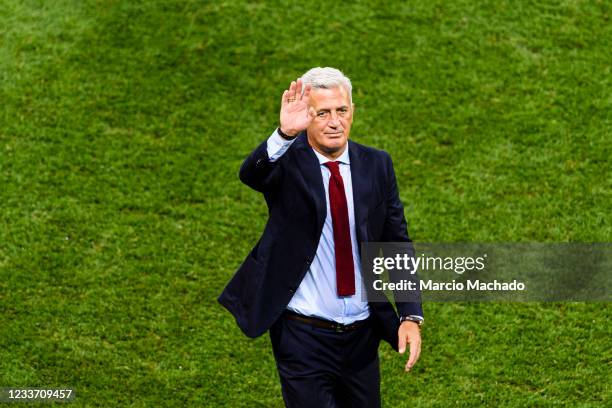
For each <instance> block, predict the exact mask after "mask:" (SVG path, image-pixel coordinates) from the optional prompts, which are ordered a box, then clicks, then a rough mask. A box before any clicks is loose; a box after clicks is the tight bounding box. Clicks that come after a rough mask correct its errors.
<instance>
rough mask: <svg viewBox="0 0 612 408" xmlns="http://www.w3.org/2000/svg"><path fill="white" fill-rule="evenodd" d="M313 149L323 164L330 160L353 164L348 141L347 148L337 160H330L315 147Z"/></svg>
mask: <svg viewBox="0 0 612 408" xmlns="http://www.w3.org/2000/svg"><path fill="white" fill-rule="evenodd" d="M312 151H313V152H314V154H315V155H316V156H317V159H319V164H321V165H323V164H325V163H327V162H329V161H337V162H340V163H342V164H348V165H350V164H351V159H350V156H349V145H348V143H347V145H346V149H344V152H342V154H341V155H340V157H338V158H337V159H336V160H329V158H327V157H325V156H323V155H322V154H321V153H319V152H317V151H316V150H315V149H312Z"/></svg>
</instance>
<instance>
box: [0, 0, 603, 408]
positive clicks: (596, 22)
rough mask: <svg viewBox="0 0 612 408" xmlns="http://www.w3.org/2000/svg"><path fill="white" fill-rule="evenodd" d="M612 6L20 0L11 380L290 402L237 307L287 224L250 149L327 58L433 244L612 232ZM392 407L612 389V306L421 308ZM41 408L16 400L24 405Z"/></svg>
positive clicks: (359, 136) (2, 138)
mask: <svg viewBox="0 0 612 408" xmlns="http://www.w3.org/2000/svg"><path fill="white" fill-rule="evenodd" d="M611 14H612V4H611V3H610V2H608V1H579V0H574V1H571V0H567V1H537V2H536V1H503V0H502V1H465V0H457V1H439V0H435V1H408V2H401V3H400V2H397V3H394V4H387V2H381V1H371V2H361V1H359V2H349V3H338V2H322V1H313V2H307V3H306V2H304V3H294V2H286V1H284V2H269V3H268V2H259V1H255V2H237V1H236V2H234V1H229V2H205V1H175V0H163V1H153V0H148V1H145V0H143V1H136V0H133V1H129V0H125V1H123V0H106V1H105V0H88V1H78V0H73V1H70V0H55V1H42V0H39V1H25V0H0V387H3V386H4V387H9V386H10V387H25V386H30V387H61V386H71V387H73V388H74V389H75V390H76V394H77V397H76V400H75V402H74V403H72V405H70V406H74V407H77V406H78V407H94V406H99V407H124V406H129V407H182V406H194V407H195V406H198V407H201V406H205V407H281V406H282V399H281V397H280V386H279V384H278V378H277V374H276V369H275V365H274V360H273V358H272V353H271V348H270V342H269V338H268V337H267V336H263V337H261V338H259V339H256V340H250V339H247V338H246V337H244V336H243V335H242V334H241V333H240V331H239V329H238V328H237V326H236V325H235V323H234V321H233V318H232V317H231V316H230V314H229V313H227V312H226V311H225V310H224V309H222V308H221V306H219V305H218V304H217V302H216V297H217V295H218V294H219V293H220V291H221V289H222V288H223V286H224V285H225V283H226V282H227V281H228V280H229V278H230V277H231V275H232V274H233V272H234V271H235V269H236V268H237V267H238V266H239V264H240V262H241V261H242V259H243V257H244V256H245V255H246V254H247V252H248V250H249V249H250V248H251V246H252V245H253V244H254V243H255V242H256V240H257V239H258V237H259V234H260V233H261V231H262V230H263V226H264V224H265V219H266V214H267V210H266V208H265V204H264V201H263V199H262V198H261V197H260V196H259V195H258V194H257V193H255V192H253V191H250V190H249V189H248V188H247V187H246V186H243V185H241V183H240V182H239V180H238V177H237V172H238V168H239V165H240V163H241V161H242V160H243V159H244V157H246V155H247V154H248V152H249V151H250V150H251V149H253V148H254V147H255V146H256V145H257V144H258V143H259V142H260V141H262V140H264V139H265V138H266V137H267V136H268V135H269V134H270V133H271V131H272V130H273V129H274V128H275V126H276V124H277V121H278V108H279V101H280V95H281V93H282V91H283V89H284V88H285V87H286V86H287V84H288V83H289V82H290V81H291V80H293V79H295V78H296V77H297V76H299V75H300V74H301V73H303V72H304V71H306V70H307V69H308V68H310V67H313V66H335V67H338V68H340V69H341V70H343V71H344V72H345V73H346V74H347V75H349V76H350V77H351V79H352V81H353V85H354V89H355V91H354V102H355V104H356V113H355V123H354V126H353V130H352V133H351V136H352V138H353V139H354V140H356V141H358V142H360V143H364V144H367V145H371V146H375V147H377V148H381V149H385V150H387V151H389V152H390V153H391V155H392V156H393V158H394V162H395V168H396V172H397V176H398V182H399V187H400V192H401V198H402V200H403V202H404V204H405V207H406V217H407V219H408V222H409V226H410V233H411V236H412V237H413V239H414V240H415V241H421V242H453V241H462V242H573V241H574V242H605V241H610V238H611V237H612V222H611V219H610V215H611V214H612V166H611V160H610V158H611V157H612V121H611V118H612V72H611V70H612V57H611V53H610V50H611V49H612V21H611V20H610V18H611ZM424 308H425V314H426V320H427V323H426V326H425V327H424V331H423V339H424V344H423V352H422V357H421V360H420V362H419V363H418V365H417V366H416V367H415V369H414V370H413V372H412V373H410V374H408V375H405V374H404V373H403V371H402V369H403V365H404V363H405V358H404V357H399V356H398V355H397V354H395V353H394V352H392V350H391V349H390V348H389V347H388V346H386V345H383V346H382V347H381V351H380V353H381V360H382V375H383V380H382V390H383V403H384V405H385V406H387V407H449V406H463V407H473V406H480V405H483V406H493V407H497V406H505V407H532V406H543V407H548V406H554V407H557V406H559V407H560V406H575V407H599V406H604V405H606V401H608V404H609V401H610V400H612V392H611V388H612V381H611V380H610V378H611V376H610V372H611V368H612V353H611V351H610V350H611V349H612V341H611V338H612V327H611V325H610V320H611V317H612V308H611V306H610V304H607V303H565V304H561V303H555V304H545V303H523V304H518V303H504V304H502V303H479V304H476V303H431V304H425V305H424ZM16 405H19V404H16Z"/></svg>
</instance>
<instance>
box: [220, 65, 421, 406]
mask: <svg viewBox="0 0 612 408" xmlns="http://www.w3.org/2000/svg"><path fill="white" fill-rule="evenodd" d="M354 111H355V107H354V105H353V103H352V86H351V81H350V80H349V79H348V78H347V77H346V76H344V74H342V72H340V71H339V70H337V69H335V68H313V69H311V70H309V71H308V72H306V73H305V74H304V75H303V76H302V77H301V78H299V79H297V80H296V81H293V82H291V85H290V86H289V88H288V89H287V90H285V91H284V92H283V96H282V99H281V109H280V126H279V127H278V128H277V129H276V130H275V131H274V132H273V133H272V135H271V136H270V137H269V138H268V139H267V140H266V141H264V142H263V143H262V144H260V145H259V147H257V148H256V149H255V150H254V151H253V152H252V153H251V154H250V155H249V157H247V159H246V160H245V161H244V163H243V164H242V167H241V168H240V179H241V180H242V182H244V183H245V184H246V185H248V186H249V187H251V188H253V189H255V190H257V191H259V192H261V193H263V195H264V198H265V200H266V203H267V205H268V209H269V218H268V222H267V224H266V227H265V230H264V232H263V235H262V236H261V238H260V240H259V241H258V242H257V244H256V245H255V247H254V248H253V249H252V251H251V252H250V254H249V255H248V256H247V258H246V259H245V261H244V262H243V264H242V265H241V266H240V268H239V269H238V271H237V272H236V273H235V275H234V277H233V278H232V280H231V281H230V282H229V283H228V285H227V286H226V288H225V290H224V291H223V293H222V294H221V296H220V297H219V302H220V303H221V304H222V305H223V306H225V307H226V308H227V309H228V310H229V311H230V312H231V313H232V314H233V315H234V317H235V318H236V321H237V323H238V325H239V327H240V328H241V329H242V331H243V332H244V333H245V334H246V335H248V336H250V337H256V336H259V335H261V334H263V333H264V332H265V331H267V330H269V331H270V338H271V341H272V348H273V351H274V357H275V359H276V363H277V368H278V372H279V376H280V380H281V388H282V392H283V399H284V401H285V405H286V406H288V407H368V408H371V407H378V406H380V372H379V361H378V346H379V343H380V340H381V339H384V340H386V341H388V342H389V343H390V344H391V345H392V347H394V348H395V349H396V350H398V351H399V352H400V353H404V351H405V349H406V346H407V345H408V346H409V349H410V356H409V358H408V361H407V363H406V371H409V370H410V369H411V368H412V367H413V365H414V364H415V363H416V361H417V359H418V358H419V354H420V348H421V336H420V328H419V326H420V325H421V323H422V321H423V317H422V316H423V312H422V308H421V305H420V303H416V302H408V303H407V302H396V307H397V312H396V311H395V309H394V308H393V306H392V305H391V304H390V303H389V302H386V301H384V302H368V301H367V299H364V297H363V296H362V291H363V290H365V289H364V287H363V286H364V283H363V279H362V274H361V265H360V261H359V260H360V252H359V248H360V247H359V246H360V244H361V243H364V242H410V239H409V237H408V232H407V226H406V220H405V217H404V209H403V206H402V204H401V202H400V200H399V193H398V189H397V182H396V179H395V173H394V170H393V164H392V162H391V158H390V157H389V155H388V154H387V153H386V152H384V151H380V150H376V149H373V148H369V147H366V146H363V145H360V144H358V143H355V142H353V141H349V133H350V130H351V125H352V123H353V114H354ZM398 313H399V315H398Z"/></svg>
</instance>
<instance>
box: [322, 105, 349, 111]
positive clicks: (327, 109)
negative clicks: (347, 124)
mask: <svg viewBox="0 0 612 408" xmlns="http://www.w3.org/2000/svg"><path fill="white" fill-rule="evenodd" d="M335 109H336V110H338V109H348V106H346V105H342V106H339V107H337V108H335ZM330 111H331V109H330V108H323V109H318V110H317V112H330Z"/></svg>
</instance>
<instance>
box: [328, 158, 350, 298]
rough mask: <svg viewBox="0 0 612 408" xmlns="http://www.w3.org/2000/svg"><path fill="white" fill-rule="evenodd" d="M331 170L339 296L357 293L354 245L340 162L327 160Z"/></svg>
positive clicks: (330, 182)
mask: <svg viewBox="0 0 612 408" xmlns="http://www.w3.org/2000/svg"><path fill="white" fill-rule="evenodd" d="M325 166H327V168H328V169H329V171H331V177H330V179H329V207H330V208H331V216H332V225H333V227H334V251H335V253H336V286H337V288H338V296H350V295H354V294H355V269H354V267H353V247H352V245H351V231H350V226H349V217H348V206H347V204H346V195H345V194H344V182H343V181H342V176H341V175H340V168H339V163H338V162H327V163H325Z"/></svg>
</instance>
